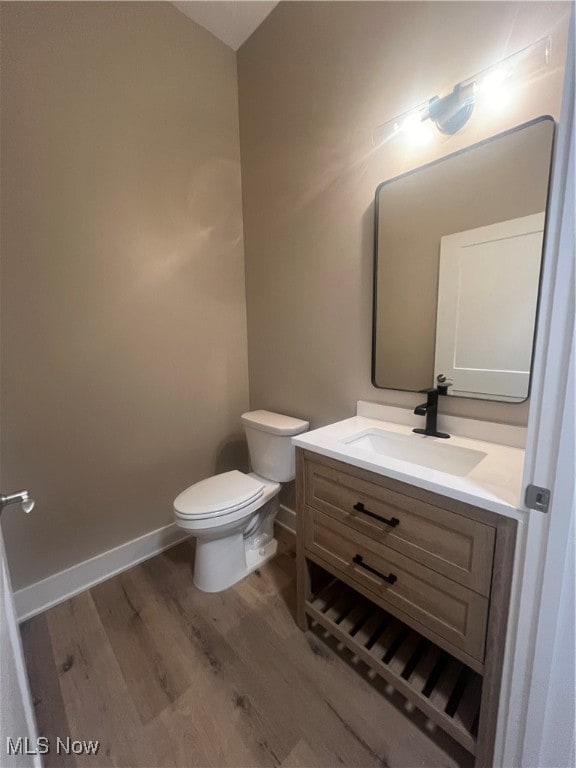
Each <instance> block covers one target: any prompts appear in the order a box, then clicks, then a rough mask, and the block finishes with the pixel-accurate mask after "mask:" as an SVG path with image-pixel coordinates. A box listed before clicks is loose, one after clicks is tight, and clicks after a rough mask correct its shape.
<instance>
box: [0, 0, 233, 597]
mask: <svg viewBox="0 0 576 768" xmlns="http://www.w3.org/2000/svg"><path fill="white" fill-rule="evenodd" d="M2 26H3V41H2V42H3V51H2V158H3V159H2V243H1V245H2V417H3V418H2V435H1V440H2V490H3V491H4V492H6V491H8V490H10V491H13V490H16V489H18V488H20V487H26V488H29V489H30V491H31V492H32V494H33V495H34V496H35V498H36V499H37V508H36V509H35V510H34V512H33V513H32V515H30V516H28V517H26V516H24V515H23V514H22V513H20V512H19V511H18V510H16V509H14V508H11V509H9V510H6V512H5V513H4V515H3V521H2V524H3V528H4V531H5V537H6V544H7V548H8V555H9V560H10V566H11V571H12V576H13V581H14V586H15V588H18V587H21V586H23V585H25V584H27V583H30V582H34V581H36V580H38V579H40V578H42V577H44V576H47V575H49V574H51V573H53V572H55V571H58V570H61V569H63V568H65V567H67V566H69V565H72V564H74V563H77V562H79V561H82V560H84V559H86V558H88V557H90V556H92V555H94V554H97V553H99V552H101V551H103V550H106V549H108V548H110V547H113V546H116V545H118V544H120V543H122V542H124V541H126V540H128V539H131V538H133V537H135V536H138V535H140V534H142V533H145V532H146V531H150V530H152V529H155V528H158V527H159V526H162V525H164V524H166V523H168V522H170V521H171V519H172V513H171V508H172V500H173V498H174V496H175V495H176V493H177V492H178V491H180V490H181V489H183V488H184V487H186V486H187V485H189V484H190V483H192V482H194V481H196V480H198V479H200V478H202V477H205V476H207V475H209V474H211V473H213V472H214V470H215V469H220V470H223V469H226V468H229V465H230V462H234V461H235V457H234V453H235V452H234V450H232V449H230V445H229V443H230V441H231V440H233V439H234V436H239V435H240V432H241V429H240V423H239V416H240V414H241V412H242V411H243V410H244V409H245V408H246V407H247V404H248V388H247V368H246V320H245V294H244V272H243V251H242V222H241V194H240V166H239V143H238V99H237V81H236V57H235V54H234V52H233V51H232V50H231V49H229V48H227V47H226V46H225V45H224V44H222V43H220V42H219V41H217V40H216V39H215V38H214V37H212V36H211V35H210V34H208V33H207V32H205V31H204V30H202V29H200V28H199V27H197V26H196V25H194V23H193V22H191V21H190V20H189V19H187V18H186V17H184V16H183V15H181V14H180V13H179V12H178V11H176V10H175V9H174V8H173V7H172V6H171V5H170V4H168V3H141V4H140V3H68V2H65V3H4V4H3V7H2Z"/></svg>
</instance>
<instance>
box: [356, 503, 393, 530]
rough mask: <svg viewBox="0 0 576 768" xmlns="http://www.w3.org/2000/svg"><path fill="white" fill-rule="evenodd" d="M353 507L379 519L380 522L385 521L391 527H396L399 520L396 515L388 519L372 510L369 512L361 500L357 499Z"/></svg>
mask: <svg viewBox="0 0 576 768" xmlns="http://www.w3.org/2000/svg"><path fill="white" fill-rule="evenodd" d="M354 509H355V510H356V511H357V512H362V514H363V515H368V517H373V518H375V519H376V520H380V522H381V523H386V525H389V526H390V527H391V528H396V526H397V525H398V524H399V522H400V520H398V518H397V517H391V518H390V519H389V520H388V518H387V517H380V515H375V514H374V512H370V510H369V509H366V508H365V506H364V504H362V502H361V501H359V502H358V503H357V504H354Z"/></svg>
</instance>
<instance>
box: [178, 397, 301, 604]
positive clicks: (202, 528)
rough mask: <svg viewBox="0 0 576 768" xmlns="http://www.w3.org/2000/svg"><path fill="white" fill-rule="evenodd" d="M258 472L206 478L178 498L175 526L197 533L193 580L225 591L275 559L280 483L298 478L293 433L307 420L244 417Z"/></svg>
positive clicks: (267, 415)
mask: <svg viewBox="0 0 576 768" xmlns="http://www.w3.org/2000/svg"><path fill="white" fill-rule="evenodd" d="M242 425H243V427H244V431H245V433H246V440H247V442H248V452H249V454H250V464H251V466H252V469H253V471H252V472H250V473H248V474H245V473H244V472H238V471H237V470H232V471H231V472H223V473H222V474H220V475H214V476H213V477H209V478H207V479H206V480H201V481H200V482H199V483H195V484H194V485H191V486H190V487H189V488H187V489H186V490H185V491H182V493H181V494H180V495H179V496H177V497H176V499H175V500H174V515H175V520H176V524H177V525H179V526H180V527H181V528H185V529H186V530H188V531H189V532H190V533H191V534H192V535H193V536H195V537H196V539H197V541H196V558H195V561H194V584H195V585H196V586H197V587H198V589H201V590H202V591H203V592H221V591H222V590H224V589H228V587H231V586H232V585H233V584H236V582H237V581H240V579H243V578H244V576H247V575H248V574H249V573H251V572H252V571H254V570H256V568H260V566H261V565H263V564H264V563H265V562H266V561H267V560H270V558H272V557H274V555H275V554H276V550H277V548H278V542H277V541H276V539H275V538H274V518H275V517H276V513H277V511H278V494H279V492H280V483H286V482H288V481H289V480H293V479H294V473H295V468H294V448H293V446H292V436H293V435H299V434H300V433H302V432H306V430H307V429H308V422H307V421H303V420H302V419H294V418H292V417H291V416H282V415H280V414H279V413H271V412H270V411H250V412H249V413H244V414H243V415H242Z"/></svg>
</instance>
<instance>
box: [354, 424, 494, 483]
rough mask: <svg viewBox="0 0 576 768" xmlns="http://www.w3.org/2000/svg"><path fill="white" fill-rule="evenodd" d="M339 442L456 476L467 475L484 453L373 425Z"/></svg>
mask: <svg viewBox="0 0 576 768" xmlns="http://www.w3.org/2000/svg"><path fill="white" fill-rule="evenodd" d="M342 442H343V443H346V444H347V445H349V446H350V447H353V448H358V449H359V450H362V451H366V453H372V454H379V455H383V456H388V457H389V458H391V459H399V460H400V461H408V462H410V463H411V464H418V465H419V466H421V467H428V469H435V470H437V471H439V472H446V473H447V474H449V475H456V476H457V477H464V476H465V475H467V474H468V473H469V472H471V471H472V470H473V469H474V467H476V466H477V465H478V464H479V463H480V462H481V461H482V459H483V458H485V457H486V456H487V454H486V453H484V452H483V451H476V450H474V449H472V448H463V447H462V446H459V445H449V444H446V443H445V442H444V441H442V442H440V441H439V440H437V439H434V438H430V437H424V436H419V435H402V434H399V433H397V432H389V431H387V430H384V429H375V428H374V429H365V430H364V431H362V432H358V433H357V434H355V435H352V436H351V437H348V438H346V439H345V440H342Z"/></svg>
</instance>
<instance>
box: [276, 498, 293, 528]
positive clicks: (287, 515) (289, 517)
mask: <svg viewBox="0 0 576 768" xmlns="http://www.w3.org/2000/svg"><path fill="white" fill-rule="evenodd" d="M276 522H277V523H280V525H282V526H283V527H284V528H288V530H289V531H292V533H294V534H295V533H296V512H294V510H293V509H290V507H285V506H284V505H283V504H280V509H279V510H278V514H277V515H276Z"/></svg>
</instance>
